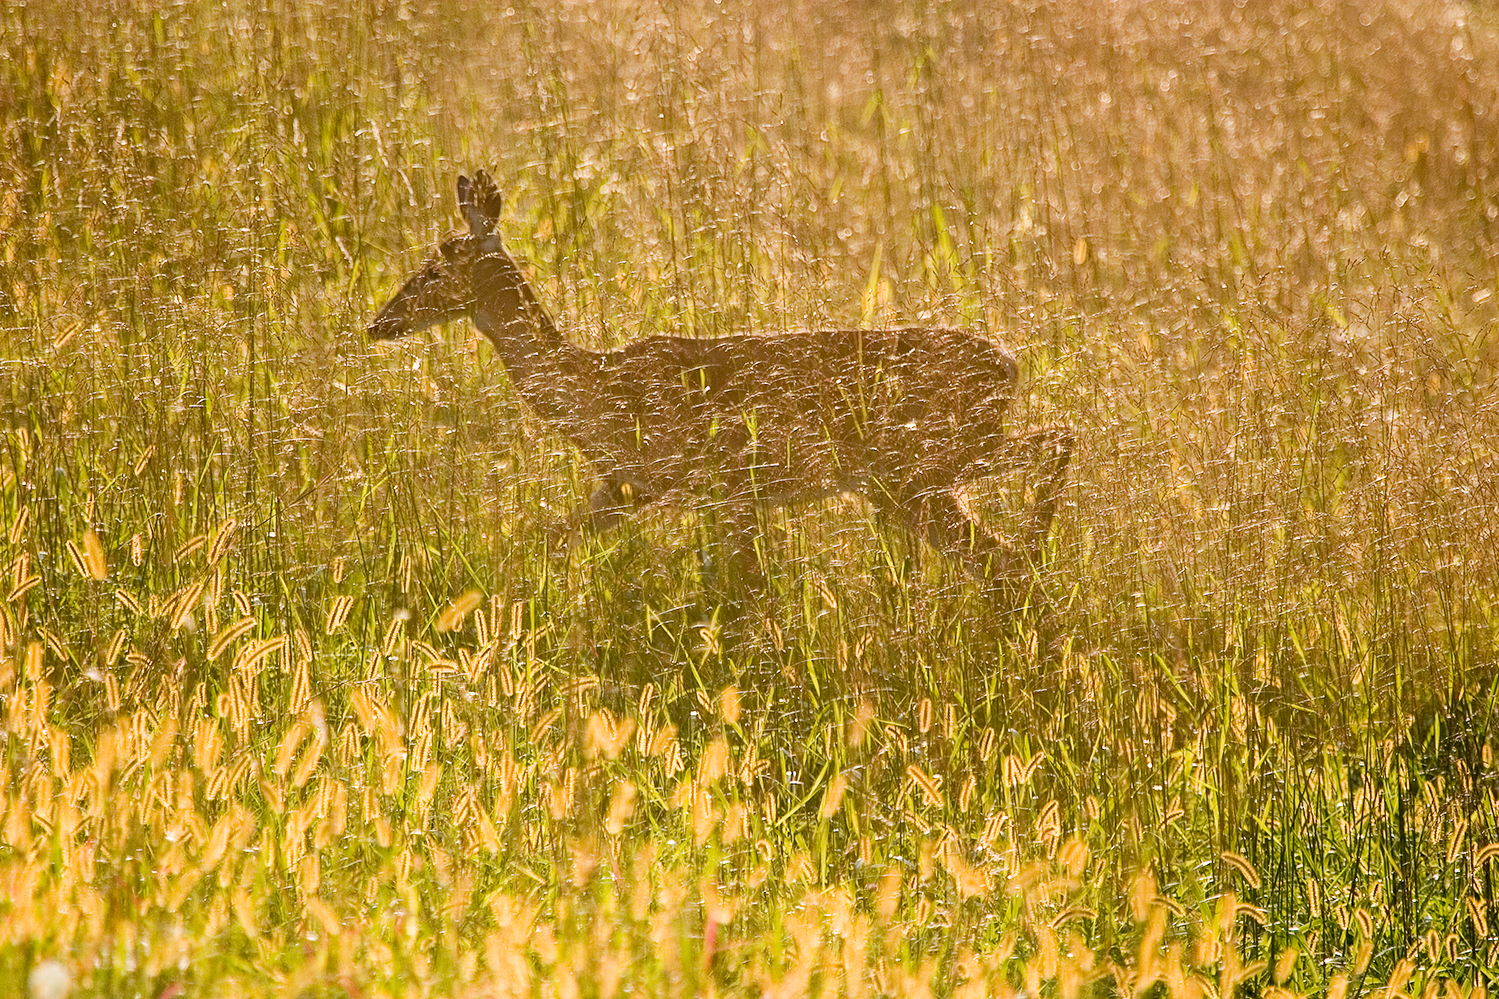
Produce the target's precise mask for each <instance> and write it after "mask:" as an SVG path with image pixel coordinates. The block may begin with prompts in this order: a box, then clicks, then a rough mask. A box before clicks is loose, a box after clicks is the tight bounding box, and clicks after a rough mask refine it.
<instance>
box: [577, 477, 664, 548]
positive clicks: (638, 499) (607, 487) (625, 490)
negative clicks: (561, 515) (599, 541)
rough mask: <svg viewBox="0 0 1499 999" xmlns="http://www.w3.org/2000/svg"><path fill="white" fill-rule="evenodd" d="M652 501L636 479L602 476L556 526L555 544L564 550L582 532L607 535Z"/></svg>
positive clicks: (641, 481)
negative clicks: (558, 543)
mask: <svg viewBox="0 0 1499 999" xmlns="http://www.w3.org/2000/svg"><path fill="white" fill-rule="evenodd" d="M653 498H654V496H653V494H652V493H651V492H650V490H649V489H648V488H647V487H646V485H645V482H644V481H643V480H642V479H641V478H639V477H638V476H635V475H632V474H630V473H629V472H621V471H616V472H611V473H609V474H608V475H605V476H604V479H603V481H602V482H600V483H599V485H598V487H597V488H596V489H594V491H593V493H592V494H591V495H590V496H589V497H588V499H586V500H584V501H583V502H582V503H579V504H578V505H577V506H576V507H574V508H573V510H572V512H571V513H569V514H568V515H567V520H566V521H564V522H563V523H562V524H560V525H558V527H557V528H556V529H555V533H556V534H558V535H559V537H557V538H556V540H557V541H558V542H560V543H561V546H563V547H566V545H567V544H569V543H570V542H571V541H572V540H574V539H576V538H577V537H578V536H579V535H581V534H583V533H584V532H585V531H586V532H588V533H589V534H599V533H602V532H604V531H607V530H609V529H610V528H612V527H614V526H615V525H616V524H618V523H619V522H620V520H622V519H623V518H624V517H626V516H628V515H629V514H631V513H633V512H634V511H635V510H638V509H639V508H640V507H642V506H644V505H645V504H647V503H649V502H650V501H651V500H652V499H653Z"/></svg>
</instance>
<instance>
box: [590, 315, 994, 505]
mask: <svg viewBox="0 0 1499 999" xmlns="http://www.w3.org/2000/svg"><path fill="white" fill-rule="evenodd" d="M596 357H597V362H596V363H597V364H598V365H599V366H600V368H601V370H600V371H599V372H598V374H599V375H600V376H601V377H599V378H598V379H597V380H595V381H594V382H593V383H594V384H595V385H600V386H603V389H602V397H600V398H597V399H592V400H579V404H581V405H586V406H587V407H588V408H589V409H590V410H592V412H591V414H589V417H588V418H587V419H582V420H580V421H579V424H580V426H581V427H583V432H582V433H580V434H577V435H575V437H574V439H575V441H576V443H577V444H578V446H579V447H580V448H581V449H582V450H583V452H584V453H585V454H586V455H588V457H590V458H591V459H593V460H594V461H595V462H596V463H598V464H599V465H600V466H601V467H602V468H603V469H606V470H607V469H608V468H610V467H629V468H630V469H631V471H632V474H634V475H637V476H639V477H640V478H641V479H642V480H644V481H646V482H651V483H653V484H654V485H655V486H656V488H657V489H658V491H659V492H661V493H663V494H664V493H668V492H670V491H672V490H674V489H678V488H681V489H686V490H692V491H696V490H700V489H702V488H703V487H704V486H705V485H706V484H707V482H708V481H710V480H719V481H724V482H727V483H728V484H729V485H731V486H743V487H744V488H750V489H753V490H754V491H755V492H756V493H758V494H761V495H764V496H769V497H772V498H773V497H775V496H777V495H780V494H786V493H802V492H807V491H819V490H822V491H825V490H827V489H837V488H850V487H852V488H857V487H858V486H859V485H861V484H864V483H867V482H868V481H869V480H870V479H871V478H881V479H887V480H892V481H894V482H896V483H899V482H903V481H911V480H914V479H917V478H923V477H927V476H928V475H930V474H932V472H933V470H934V469H935V468H936V467H937V466H940V465H944V464H948V463H953V462H956V463H958V464H962V463H963V462H964V459H965V457H966V456H968V455H970V454H972V453H974V452H975V451H976V450H978V449H983V448H985V447H991V446H992V445H993V437H994V436H995V435H996V434H997V433H998V432H999V427H1000V423H1001V421H1002V419H1003V416H1004V411H1005V409H1006V407H1007V405H1008V402H1009V400H1010V398H1011V396H1012V395H1013V392H1014V386H1015V382H1016V380H1017V372H1018V369H1017V366H1016V363H1015V360H1014V358H1013V357H1011V356H1010V354H1008V353H1007V352H1005V351H1004V350H1003V349H1001V348H1000V347H999V346H998V345H996V344H995V343H994V342H993V341H991V340H989V339H988V338H986V337H983V336H980V335H976V334H973V333H969V332H966V331H963V330H954V329H927V328H916V329H896V330H812V331H797V332H789V333H779V334H768V335H753V334H745V335H734V336H728V337H718V338H712V339H697V338H690V337H650V338H646V339H642V340H638V341H635V342H633V343H630V344H628V345H626V346H624V347H622V348H620V349H618V350H615V351H609V352H606V353H604V354H600V355H596ZM955 467H956V466H955ZM938 475H939V477H940V472H938Z"/></svg>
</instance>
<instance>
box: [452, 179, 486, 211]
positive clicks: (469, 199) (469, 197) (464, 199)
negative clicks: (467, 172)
mask: <svg viewBox="0 0 1499 999" xmlns="http://www.w3.org/2000/svg"><path fill="white" fill-rule="evenodd" d="M481 176H482V174H481ZM473 192H474V185H473V183H472V182H471V181H470V180H469V179H468V178H467V177H465V176H463V175H462V174H459V175H458V204H459V205H460V206H462V205H469V204H473V196H474V194H473Z"/></svg>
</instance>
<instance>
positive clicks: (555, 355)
mask: <svg viewBox="0 0 1499 999" xmlns="http://www.w3.org/2000/svg"><path fill="white" fill-rule="evenodd" d="M473 280H474V325H475V326H476V327H478V330H479V332H480V333H483V334H484V335H485V336H486V337H488V338H489V342H490V343H492V344H494V347H495V351H496V352H497V353H498V354H499V355H500V361H501V362H502V363H503V364H504V365H505V370H506V372H507V373H508V374H509V376H510V379H511V381H512V382H513V383H514V384H515V388H516V391H517V392H518V393H519V394H520V396H521V398H522V399H524V400H525V401H526V403H527V404H528V405H529V406H531V408H532V409H534V410H535V411H536V413H537V415H539V416H541V417H542V418H543V419H545V420H551V421H565V420H567V419H568V418H569V417H570V416H571V415H572V410H573V408H574V407H575V406H576V403H577V400H578V399H580V398H588V397H589V393H588V389H589V388H590V383H591V381H592V379H594V378H595V377H597V375H596V372H597V368H598V365H597V361H598V355H597V354H594V353H593V352H592V351H588V350H584V349H583V348H581V347H578V346H576V345H575V344H572V343H570V342H569V341H568V340H567V339H566V338H565V337H563V336H562V334H561V333H559V332H558V331H557V326H556V324H555V323H553V322H552V317H551V316H549V315H548V314H547V311H546V309H545V308H544V307H543V306H542V304H541V302H539V301H538V300H537V298H536V293H535V292H533V291H532V290H531V286H530V285H529V284H528V283H527V282H526V279H525V277H524V276H523V275H522V274H521V272H520V268H519V267H518V266H516V263H515V260H514V259H513V258H512V257H511V256H510V254H508V253H506V252H505V250H504V249H503V248H501V247H486V248H485V252H484V253H483V254H481V256H480V257H479V258H478V259H477V260H475V261H474V272H473Z"/></svg>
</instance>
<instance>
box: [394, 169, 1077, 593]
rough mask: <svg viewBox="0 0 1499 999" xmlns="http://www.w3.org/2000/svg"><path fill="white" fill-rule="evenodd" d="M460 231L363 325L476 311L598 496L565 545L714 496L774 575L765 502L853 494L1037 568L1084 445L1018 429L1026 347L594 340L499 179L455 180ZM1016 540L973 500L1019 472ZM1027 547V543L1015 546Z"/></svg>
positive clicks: (864, 333) (746, 568)
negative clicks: (531, 258)
mask: <svg viewBox="0 0 1499 999" xmlns="http://www.w3.org/2000/svg"><path fill="white" fill-rule="evenodd" d="M457 193H458V207H459V210H460V213H461V215H462V217H463V220H464V221H465V223H466V224H467V231H462V230H459V231H457V232H455V233H453V234H451V235H449V236H447V237H446V238H445V239H443V240H442V241H441V242H440V243H439V244H438V247H437V250H436V252H435V253H433V254H432V255H431V257H430V258H429V259H428V260H426V261H425V262H424V263H422V264H421V266H419V267H418V268H417V269H416V271H415V272H414V273H412V274H411V275H410V276H409V277H408V278H407V279H406V280H405V281H404V282H403V283H402V284H401V287H400V289H399V290H398V291H397V292H396V294H395V296H394V297H393V298H392V299H391V300H390V301H389V302H388V303H387V304H386V305H385V306H384V307H383V308H382V309H380V311H379V312H378V313H377V314H376V316H375V318H374V320H373V321H372V322H371V323H370V325H369V328H368V330H367V336H368V337H369V339H370V340H372V341H383V340H391V339H394V338H396V337H401V336H406V335H409V334H412V333H416V332H419V331H422V330H425V329H428V328H430V327H433V326H436V325H439V324H444V323H448V322H450V321H454V320H457V319H460V318H462V317H468V318H469V319H471V321H472V322H473V324H474V326H475V328H476V329H477V330H478V331H479V332H480V333H481V334H483V335H484V336H485V337H486V338H487V339H488V340H489V342H490V343H491V344H492V345H493V346H494V350H495V354H496V356H497V357H498V358H499V361H500V363H501V365H502V366H503V368H504V370H505V373H506V374H507V376H508V377H509V379H510V382H511V384H512V386H513V387H514V390H515V392H516V394H517V395H518V397H519V399H520V401H521V402H522V404H523V406H524V408H525V409H526V410H529V412H530V413H531V414H533V415H534V416H535V418H537V419H539V420H540V422H541V423H543V424H544V425H545V426H546V427H548V428H550V430H551V431H552V432H553V433H555V434H556V435H557V436H559V437H561V438H563V439H564V440H565V441H567V442H568V443H569V444H570V445H571V446H572V447H573V448H576V449H577V451H578V452H579V454H580V455H581V456H582V457H583V458H584V459H585V461H586V462H587V464H588V466H589V467H590V468H591V469H592V471H593V472H594V474H595V475H596V478H597V486H596V487H595V488H594V489H593V491H592V494H591V495H590V496H589V497H588V498H587V499H586V500H583V501H582V502H581V503H579V504H578V505H577V507H576V508H575V509H574V510H573V511H572V512H571V513H570V514H569V515H568V516H567V518H566V522H565V523H564V524H562V525H556V527H555V531H556V533H557V535H559V536H565V539H566V540H564V541H563V542H562V543H563V546H564V547H565V545H566V543H567V541H569V540H573V539H576V538H577V537H578V536H579V535H581V534H583V533H585V532H587V533H596V532H600V531H604V530H607V529H609V528H611V527H613V526H615V525H616V524H617V523H618V522H619V521H620V520H621V518H624V517H627V516H629V515H631V514H632V513H635V512H636V511H639V510H642V509H644V508H646V507H650V506H655V505H658V504H659V505H669V506H675V507H678V508H682V507H692V506H694V505H699V506H700V505H702V504H705V503H707V502H709V501H712V502H715V503H716V504H718V510H719V511H720V521H721V523H722V524H723V525H725V526H726V528H727V530H726V533H727V538H726V540H727V542H728V543H729V545H730V546H731V551H732V553H733V554H732V556H731V558H732V561H733V565H734V568H735V570H736V571H738V572H739V573H742V574H743V576H744V577H745V578H746V579H748V580H751V581H763V579H764V577H763V575H762V574H761V572H760V562H759V557H758V555H757V553H756V552H755V547H754V543H755V540H756V538H757V536H758V523H759V520H758V517H757V511H758V510H763V509H765V508H774V507H779V506H785V505H787V504H791V503H795V502H799V501H815V500H817V499H826V498H829V497H831V496H834V495H839V494H845V493H853V494H855V495H857V496H861V497H863V498H864V499H865V500H867V501H868V503H869V504H871V505H872V507H873V509H874V511H875V513H876V515H877V519H878V520H879V521H880V522H884V523H893V524H895V525H897V526H898V527H900V528H902V529H903V530H904V531H905V532H906V534H907V535H909V536H911V537H913V538H919V539H924V540H925V541H926V542H927V543H928V544H929V545H930V546H931V547H932V548H933V549H935V550H936V551H938V552H940V553H941V554H942V555H943V556H945V557H947V558H948V559H951V560H953V561H955V562H957V563H958V564H959V565H961V566H962V567H963V568H964V569H965V570H966V572H967V573H968V574H970V575H971V576H972V577H974V578H976V579H978V580H981V581H990V582H993V581H1005V580H1014V579H1016V578H1017V577H1019V576H1022V575H1023V574H1025V573H1027V572H1029V571H1031V568H1032V567H1033V566H1034V565H1035V564H1037V562H1038V559H1039V557H1040V555H1041V551H1042V546H1043V545H1044V543H1045V540H1046V538H1047V537H1048V535H1049V533H1050V530H1051V525H1052V521H1053V519H1054V515H1055V513H1056V507H1057V502H1058V499H1059V496H1060V495H1061V493H1062V490H1063V488H1064V486H1065V483H1066V475H1067V466H1068V462H1069V460H1070V459H1071V456H1072V452H1073V447H1074V435H1073V432H1072V431H1071V429H1070V428H1068V427H1066V426H1060V425H1052V426H1043V427H1038V428H1033V429H1031V430H1029V431H1027V432H1025V433H1021V434H1014V435H1011V434H1008V433H1007V432H1006V430H1005V426H1004V422H1005V415H1006V411H1007V410H1008V408H1009V406H1010V403H1011V401H1012V399H1013V398H1014V395H1015V392H1016V387H1017V385H1018V383H1019V374H1020V367H1019V364H1018V363H1017V362H1016V360H1015V358H1014V356H1013V355H1012V354H1010V353H1009V352H1007V351H1006V350H1004V349H1003V348H1001V347H1000V346H999V344H998V343H996V342H995V341H993V340H991V339H990V338H989V337H988V336H987V335H985V334H984V333H982V332H979V331H978V330H975V329H954V328H941V327H901V328H889V329H886V328H876V329H818V330H782V331H776V332H747V333H733V334H730V335H726V336H715V337H695V336H679V335H657V336H647V337H643V338H640V339H636V340H634V341H631V342H629V343H626V344H625V345H623V346H621V347H618V348H615V349H610V350H589V349H586V348H584V347H581V346H578V345H577V344H575V343H573V342H572V341H571V340H569V339H568V338H567V337H566V336H564V335H563V334H562V333H561V332H559V330H558V328H557V324H556V323H555V322H554V321H553V319H552V316H551V314H550V313H549V312H548V311H547V309H546V308H545V307H544V306H543V305H542V303H541V302H540V300H539V299H538V298H537V296H536V293H535V291H534V290H533V289H532V287H531V285H530V283H529V282H528V281H527V280H526V278H525V276H524V274H523V273H522V271H521V268H520V266H519V265H518V264H517V263H516V260H515V258H514V257H512V256H511V255H510V253H509V252H508V251H507V250H506V249H505V247H504V245H503V244H502V242H501V236H500V231H499V229H500V215H501V211H502V209H503V207H504V198H503V196H502V194H501V192H500V191H499V189H498V187H497V186H496V184H495V182H494V181H493V180H492V179H491V177H490V176H489V174H488V173H486V172H484V171H482V170H481V171H478V172H477V173H476V174H475V175H474V177H473V178H472V179H469V178H468V177H466V176H460V177H459V178H458V184H457ZM1017 470H1018V471H1019V472H1020V474H1021V475H1023V476H1026V477H1028V480H1027V481H1026V483H1025V485H1026V493H1027V505H1026V508H1025V510H1024V511H1023V514H1022V516H1021V523H1020V528H1019V532H1018V538H1013V539H1011V540H1006V539H1005V538H1004V537H1002V536H1001V535H1000V534H999V533H998V532H995V531H992V530H990V529H989V528H987V527H986V526H985V525H984V524H983V523H982V522H981V519H980V517H979V516H978V515H977V514H976V513H974V512H973V511H972V510H971V508H970V504H969V503H968V502H967V494H966V493H965V487H967V486H969V485H971V484H972V483H974V482H975V481H977V480H980V479H985V478H989V477H993V476H1001V475H1009V476H1013V475H1015V474H1016V473H1017ZM1012 541H1018V543H1012Z"/></svg>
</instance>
